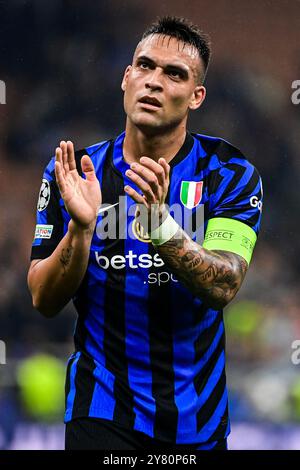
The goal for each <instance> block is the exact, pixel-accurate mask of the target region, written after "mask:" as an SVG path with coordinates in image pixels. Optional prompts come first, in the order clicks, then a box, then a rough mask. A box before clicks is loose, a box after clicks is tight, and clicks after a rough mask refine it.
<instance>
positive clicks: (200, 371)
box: [31, 133, 262, 444]
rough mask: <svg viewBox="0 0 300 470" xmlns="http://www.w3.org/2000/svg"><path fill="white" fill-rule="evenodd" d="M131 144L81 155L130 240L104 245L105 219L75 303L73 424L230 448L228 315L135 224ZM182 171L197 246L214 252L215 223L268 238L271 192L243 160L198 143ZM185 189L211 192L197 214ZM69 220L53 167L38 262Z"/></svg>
mask: <svg viewBox="0 0 300 470" xmlns="http://www.w3.org/2000/svg"><path fill="white" fill-rule="evenodd" d="M124 135H125V134H124V133H123V134H121V135H120V136H118V137H117V138H116V139H115V140H111V141H106V142H102V143H100V144H96V145H93V146H91V147H88V148H86V149H84V150H82V151H79V152H76V158H77V162H78V165H79V160H80V157H81V156H82V155H83V154H85V153H87V154H88V155H90V157H91V159H92V161H93V163H94V166H95V171H96V174H97V177H98V179H99V181H100V185H101V190H102V203H107V204H109V205H114V204H115V208H116V209H117V210H116V221H115V227H116V233H117V234H119V235H117V236H116V237H110V238H106V239H103V237H99V229H100V228H101V221H102V220H103V214H99V216H98V221H97V228H96V229H95V233H94V236H93V240H92V244H91V249H90V257H89V263H88V267H87V271H86V274H85V277H84V280H83V282H82V284H81V285H80V287H79V289H78V291H77V292H76V294H75V296H74V299H73V301H74V305H75V307H76V310H77V312H78V319H77V324H76V329H75V335H74V341H75V352H74V354H72V356H71V358H70V359H69V362H68V367H67V379H66V414H65V421H66V422H68V421H70V420H72V419H74V418H77V417H87V416H90V417H99V418H104V419H108V420H112V421H115V422H117V423H119V424H120V425H123V426H124V427H126V428H128V429H134V430H137V431H141V432H143V433H145V434H147V435H149V436H152V437H154V438H156V439H160V440H161V441H164V442H166V443H172V444H174V443H177V444H194V443H195V444H196V443H202V442H207V441H215V440H218V439H222V438H224V437H226V436H227V435H228V434H229V431H230V424H229V418H228V398H227V389H226V376H225V333H224V323H223V312H222V311H221V310H220V311H217V310H214V309H212V308H209V307H208V306H206V305H205V303H204V302H202V300H201V299H200V298H197V297H195V296H193V295H192V293H191V292H189V291H188V290H187V289H186V288H185V287H184V286H183V285H182V284H181V283H180V282H179V281H178V280H177V279H176V277H175V276H174V275H173V274H172V273H171V272H170V271H169V270H168V267H167V266H166V264H165V263H164V262H163V260H162V259H161V258H160V257H159V255H158V253H157V252H156V251H155V248H154V247H153V246H152V244H151V243H149V239H148V238H147V236H146V235H145V234H143V233H142V229H141V227H140V230H137V226H135V224H134V212H133V211H131V215H128V214H129V212H130V211H129V210H128V209H129V208H130V207H131V206H132V205H133V204H135V203H134V202H133V201H132V200H131V198H130V197H129V196H127V195H126V194H125V192H124V185H126V184H130V185H133V184H132V182H131V181H130V180H129V179H128V178H127V177H126V175H125V172H126V170H127V169H128V168H129V165H128V164H127V163H126V162H125V160H124V158H123V153H122V144H123V140H124ZM79 167H80V166H78V168H79ZM170 167H171V174H170V186H169V192H168V195H167V201H166V202H167V203H168V204H169V205H170V206H172V205H173V204H175V203H177V204H179V205H181V206H182V208H184V210H185V212H186V213H187V214H188V215H187V217H188V218H189V221H190V224H191V226H192V227H193V233H194V234H195V237H194V238H195V239H197V232H198V231H199V232H201V231H202V232H203V233H202V234H200V238H201V237H202V240H203V236H204V233H205V230H206V227H207V223H208V221H209V219H212V218H216V217H223V218H231V219H236V220H239V221H241V222H243V223H244V224H246V225H248V226H249V227H251V229H253V230H254V232H255V233H256V234H257V233H258V231H259V226H260V219H261V202H260V201H261V199H262V190H261V180H260V177H259V174H258V172H257V170H256V169H255V168H254V167H253V165H251V164H250V163H249V162H248V161H247V160H246V159H245V157H244V156H243V154H242V153H241V152H240V151H239V150H238V149H237V148H235V147H233V146H232V145H231V144H229V143H228V142H226V141H224V140H223V139H220V138H214V137H208V136H204V135H200V134H189V133H187V136H186V139H185V142H184V144H183V146H182V148H181V149H180V151H179V152H178V154H177V155H176V156H175V157H174V158H173V159H172V160H171V162H170ZM183 182H185V183H186V182H193V184H194V189H195V188H198V189H199V188H201V194H200V193H199V191H198V196H197V197H196V196H195V198H194V199H195V204H190V206H189V205H188V204H186V203H185V200H184V197H183V196H182V187H183V186H182V183H183ZM197 183H201V185H200V186H199V185H197ZM195 191H196V190H195ZM195 191H194V195H196V193H197V191H196V192H195ZM199 194H200V195H199ZM119 196H124V200H125V202H126V211H125V212H124V211H123V208H122V207H121V204H118V203H119ZM193 197H194V196H193V193H192V200H193ZM199 198H200V199H199ZM189 200H190V201H191V196H189ZM184 206H185V207H184ZM187 206H188V207H187ZM199 211H200V212H201V214H202V219H203V224H202V226H201V227H200V225H201V224H198V225H199V226H197V223H198V222H197V220H201V218H200V219H199V218H198V219H197V213H199ZM124 218H125V219H126V220H125V222H127V223H126V224H124ZM69 220H70V217H69V215H68V213H67V211H66V209H65V207H64V202H63V200H62V198H61V197H60V194H59V191H58V188H57V185H56V182H55V175H54V159H52V160H51V161H50V163H49V165H48V166H47V168H46V170H45V173H44V176H43V184H42V188H41V192H40V197H39V202H38V210H37V228H36V238H35V239H34V242H33V247H32V256H31V258H32V259H40V258H46V257H48V256H49V255H50V254H51V253H52V252H53V251H54V250H55V248H56V246H57V245H58V243H59V241H60V240H61V238H62V237H63V236H64V234H65V233H66V231H67V227H68V222H69ZM124 227H125V229H124ZM124 230H125V232H126V233H123V232H124ZM120 231H121V233H122V234H123V235H124V236H120ZM127 231H131V235H132V234H133V236H127V235H128V232H127ZM198 240H199V238H198ZM200 241H201V240H200Z"/></svg>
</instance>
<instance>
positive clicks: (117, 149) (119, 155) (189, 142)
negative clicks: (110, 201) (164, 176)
mask: <svg viewBox="0 0 300 470" xmlns="http://www.w3.org/2000/svg"><path fill="white" fill-rule="evenodd" d="M124 138H125V132H122V134H120V135H119V136H118V137H117V138H116V140H115V145H114V150H113V166H114V167H115V169H116V170H117V171H118V172H119V173H121V174H122V176H123V177H124V176H125V172H126V170H128V169H129V168H130V165H129V164H128V163H126V162H125V160H124V155H123V142H124ZM193 145H194V138H193V136H192V135H191V134H190V133H189V132H187V133H186V137H185V140H184V142H183V145H182V147H181V148H180V149H179V151H178V152H177V154H176V155H175V157H174V158H172V160H171V161H170V167H171V168H173V167H174V166H176V165H178V163H180V162H181V161H182V160H184V159H185V158H186V157H187V156H188V154H189V153H190V152H191V150H192V148H193Z"/></svg>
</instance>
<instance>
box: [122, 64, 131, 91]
mask: <svg viewBox="0 0 300 470" xmlns="http://www.w3.org/2000/svg"><path fill="white" fill-rule="evenodd" d="M130 70H131V65H128V66H127V67H126V70H125V72H124V76H123V80H122V83H121V88H122V90H123V91H125V90H126V85H127V80H128V75H129V72H130Z"/></svg>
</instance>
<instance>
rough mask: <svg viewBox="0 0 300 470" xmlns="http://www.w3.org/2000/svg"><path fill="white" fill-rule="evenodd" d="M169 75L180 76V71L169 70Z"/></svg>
mask: <svg viewBox="0 0 300 470" xmlns="http://www.w3.org/2000/svg"><path fill="white" fill-rule="evenodd" d="M169 75H170V77H172V78H181V74H180V72H176V70H170V72H169Z"/></svg>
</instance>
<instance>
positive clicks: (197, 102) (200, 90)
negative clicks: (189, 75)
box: [189, 85, 206, 110]
mask: <svg viewBox="0 0 300 470" xmlns="http://www.w3.org/2000/svg"><path fill="white" fill-rule="evenodd" d="M205 96H206V88H205V87H204V86H203V85H198V86H196V88H195V90H194V92H193V95H192V97H191V100H190V104H189V108H190V109H192V110H194V109H198V108H199V107H200V106H201V104H202V103H203V101H204V100H205Z"/></svg>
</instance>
